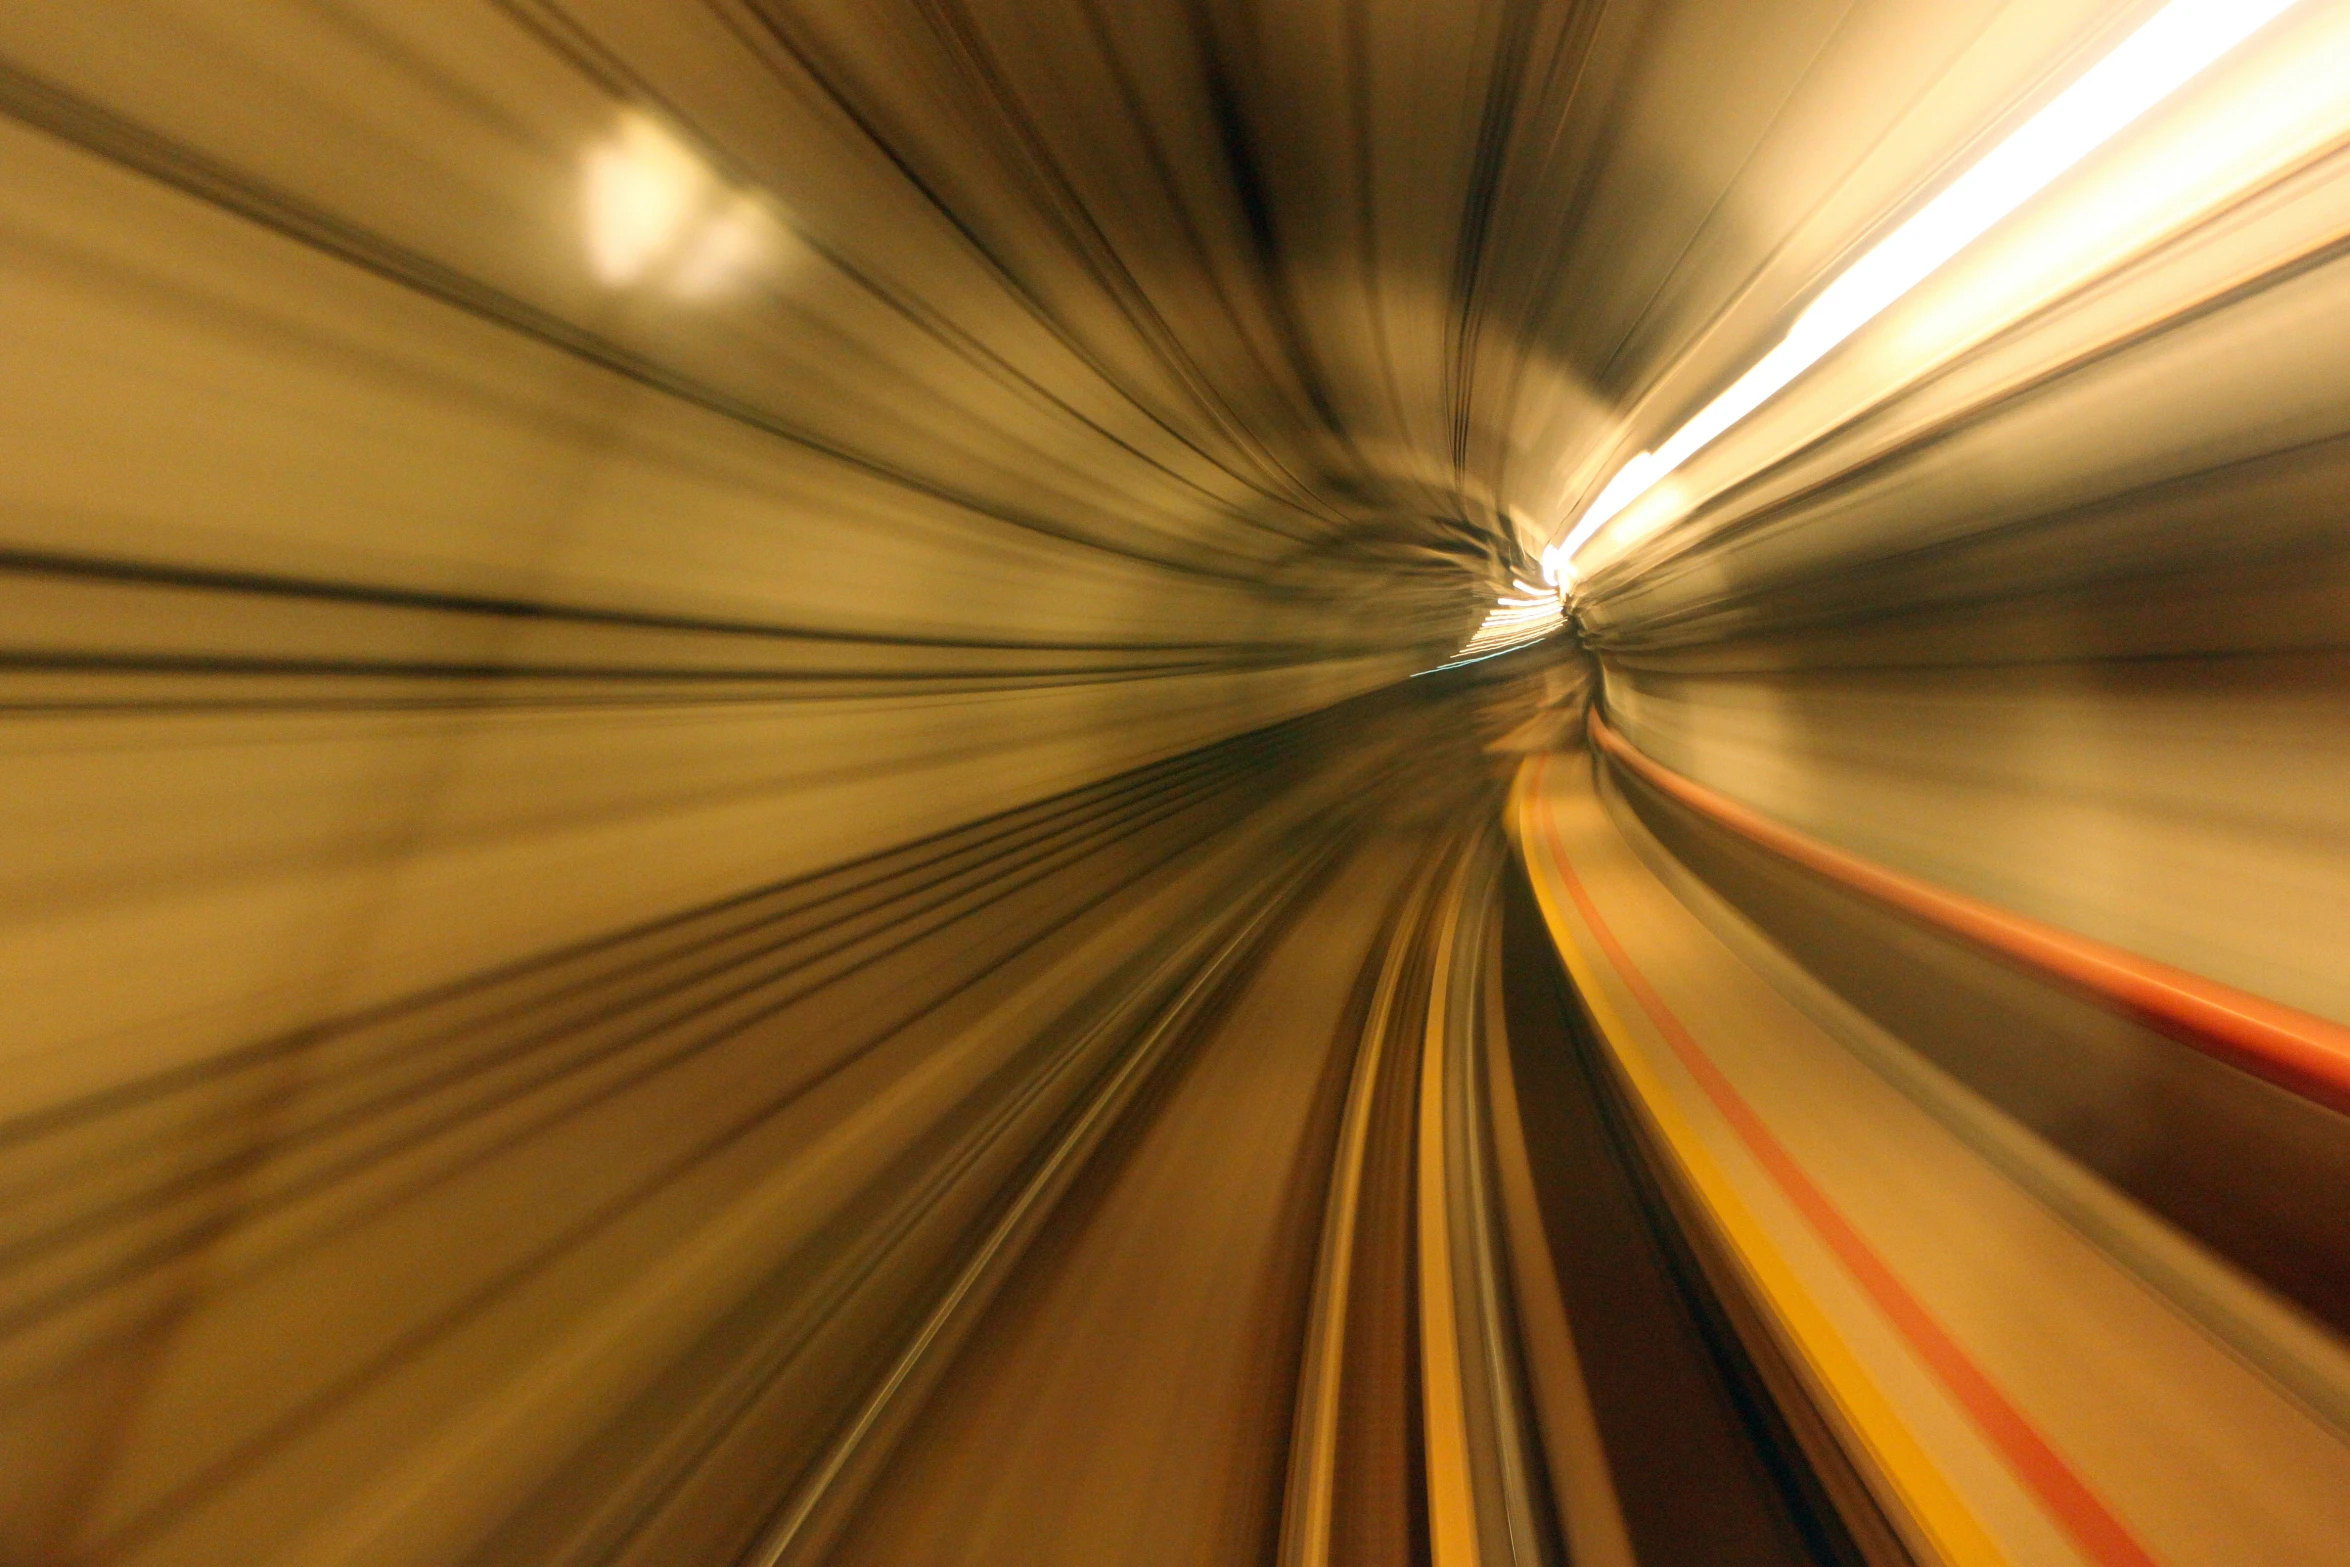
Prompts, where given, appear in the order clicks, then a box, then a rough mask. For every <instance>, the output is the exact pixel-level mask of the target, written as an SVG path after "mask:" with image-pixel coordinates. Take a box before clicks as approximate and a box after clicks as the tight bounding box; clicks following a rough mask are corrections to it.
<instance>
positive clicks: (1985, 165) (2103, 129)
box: [1542, 0, 2294, 585]
mask: <svg viewBox="0 0 2350 1567" xmlns="http://www.w3.org/2000/svg"><path fill="white" fill-rule="evenodd" d="M2293 3H2294V0H2172V3H2171V4H2169V5H2167V6H2165V7H2163V8H2162V9H2161V10H2160V11H2158V12H2156V13H2155V15H2154V16H2153V17H2152V18H2151V19H2149V20H2148V21H2147V22H2146V24H2145V25H2144V26H2142V27H2140V28H2139V29H2138V30H2137V31H2136V32H2134V33H2132V34H2131V35H2130V36H2129V37H2128V38H2126V39H2124V40H2123V41H2122V43H2121V44H2120V45H2119V46H2118V47H2117V48H2115V49H2114V51H2113V52H2112V53H2111V54H2109V55H2107V56H2106V57H2105V58H2104V59H2102V60H2100V61H2098V62H2097V63H2096V64H2095V65H2093V66H2091V67H2090V68H2089V69H2088V70H2087V71H2086V72H2084V73H2083V74H2082V76H2081V77H2080V79H2079V80H2078V81H2076V82H2074V83H2073V84H2072V85H2071V86H2070V87H2067V88H2066V89H2065V90H2064V91H2063V92H2061V93H2059V94H2058V95H2057V96H2056V98H2055V99H2054V100H2053V101H2052V102H2050V103H2049V104H2048V106H2047V107H2045V108H2043V109H2042V110H2041V111H2040V112H2039V113H2037V114H2035V115H2033V116H2032V117H2031V118H2030V119H2029V120H2027V121H2025V122H2024V124H2023V125H2022V126H2021V127H2019V128H2018V129H2017V130H2016V132H2015V133H2014V134H2013V135H2011V136H2009V137H2008V138H2007V140H2005V141H2003V142H2001V143H2000V144H1999V145H1998V146H1997V147H1995V148H1993V149H1992V150H1991V151H1990V152H1989V153H1987V154H1986V155H1985V156H1984V157H1983V158H1982V160H1981V161H1980V162H1978V163H1976V164H1975V165H1974V166H1973V167H1972V168H1970V169H1968V170H1967V171H1966V172H1965V173H1964V174H1962V175H1960V176H1959V177H1958V178H1957V179H1956V180H1954V181H1952V182H1951V184H1950V185H1949V187H1948V188H1947V189H1945V190H1944V191H1943V192H1942V194H1940V195H1939V196H1936V197H1935V198H1934V199H1933V200H1932V201H1929V202H1927V203H1926V205H1925V206H1923V207H1921V208H1919V209H1918V211H1917V212H1916V213H1915V214H1914V215H1913V216H1911V217H1910V219H1909V220H1908V221H1907V222H1905V223H1903V224H1902V225H1901V226H1900V227H1899V228H1897V229H1895V230H1894V231H1893V232H1892V233H1891V234H1888V235H1887V236H1886V237H1885V238H1884V239H1883V240H1881V241H1879V242H1878V244H1877V245H1876V246H1875V248H1873V249H1871V250H1870V251H1869V253H1868V254H1867V255H1865V256H1863V257H1861V258H1860V260H1858V261H1856V262H1854V263H1853V264H1852V265H1851V266H1850V267H1848V268H1846V269H1845V270H1844V272H1843V273H1841V274H1840V275H1839V276H1838V277H1837V278H1836V280H1835V281H1834V282H1833V283H1830V284H1829V285H1828V287H1827V288H1826V289H1825V290H1824V291H1823V292H1822V293H1821V294H1820V296H1819V297H1818V298H1817V299H1815V300H1813V301H1812V303H1811V304H1810V306H1809V307H1808V308H1806V309H1805V310H1804V312H1803V314H1802V315H1800V316H1797V317H1796V318H1795V325H1794V326H1793V327H1791V328H1790V329H1789V330H1788V333H1787V335H1786V337H1785V338H1783V339H1781V340H1780V342H1779V345H1778V346H1777V347H1776V348H1773V349H1772V350H1771V351H1770V352H1769V353H1767V354H1765V355H1763V357H1762V358H1761V359H1760V360H1758V361H1757V362H1756V363H1755V364H1754V366H1753V367H1752V368H1751V369H1749V370H1748V371H1747V372H1746V373H1745V374H1744V375H1742V376H1740V377H1739V378H1738V379H1737V380H1736V381H1734V382H1732V383H1731V384H1730V386H1729V388H1728V389H1727V390H1725V391H1724V392H1723V393H1722V394H1721V395H1720V396H1718V397H1716V398H1715V399H1714V400H1713V401H1712V402H1710V403H1708V404H1706V405H1705V407H1703V408H1701V409H1699V410H1698V412H1697V414H1696V415H1695V416H1694V417H1693V418H1691V419H1690V420H1689V422H1688V423H1686V424H1684V425H1682V426H1681V428H1679V429H1678V430H1675V431H1674V432H1673V433H1672V434H1671V435H1670V436H1668V437H1667V438H1666V439H1665V441H1664V442H1663V443H1662V444H1661V445H1659V446H1658V447H1657V448H1656V449H1655V450H1654V451H1646V452H1642V453H1640V454H1639V455H1638V456H1636V457H1634V458H1633V459H1632V460H1631V461H1630V462H1628V463H1626V464H1625V465H1624V466H1623V467H1622V468H1621V469H1619V470H1618V471H1617V472H1616V475H1615V477H1613V478H1612V479H1610V480H1609V481H1608V482H1607V484H1606V486H1605V487H1604V488H1602V489H1601V490H1600V492H1599V494H1598V496H1597V497H1596V498H1595V499H1593V501H1592V502H1591V504H1590V506H1589V507H1587V508H1586V509H1585V510H1584V512H1583V515H1582V517H1581V518H1580V519H1578V520H1577V522H1576V523H1575V525H1574V527H1573V529H1572V530H1571V531H1570V532H1569V533H1568V534H1567V535H1566V537H1565V538H1563V539H1561V540H1559V541H1558V542H1557V543H1555V544H1553V545H1551V546H1550V547H1549V548H1547V549H1545V550H1544V551H1543V552H1542V572H1543V575H1544V577H1546V578H1547V579H1548V580H1549V581H1551V582H1552V583H1554V584H1562V585H1563V584H1564V582H1566V581H1567V580H1569V579H1570V577H1571V575H1572V573H1571V571H1570V569H1569V562H1570V561H1572V560H1573V558H1574V556H1575V552H1576V551H1577V550H1579V549H1581V548H1582V547H1583V546H1584V544H1585V543H1587V542H1588V541H1589V540H1590V539H1591V537H1592V535H1594V534H1596V533H1597V532H1598V531H1599V530H1600V529H1601V528H1603V527H1605V526H1606V525H1607V524H1608V522H1609V521H1610V520H1612V519H1613V518H1614V517H1616V516H1617V515H1618V514H1619V513H1621V512H1622V511H1623V510H1624V508H1626V507H1627V506H1630V505H1631V504H1632V503H1633V502H1634V501H1636V500H1638V499H1639V498H1640V497H1641V496H1642V495H1644V494H1646V493H1647V492H1648V491H1649V490H1650V489H1652V488H1653V487H1654V486H1655V485H1656V483H1657V481H1658V480H1660V479H1662V478H1664V477H1665V476H1666V475H1667V474H1669V473H1671V472H1672V471H1673V470H1674V469H1676V468H1678V467H1680V466H1681V465H1682V464H1683V463H1684V462H1687V461H1688V460H1689V459H1690V458H1691V457H1692V456H1694V455H1696V453H1697V452H1698V451H1699V450H1701V449H1702V448H1703V447H1705V446H1706V445H1707V444H1708V443H1710V442H1711V441H1712V440H1713V439H1714V438H1715V437H1716V436H1718V435H1720V434H1721V433H1722V432H1723V431H1725V430H1727V429H1729V428H1730V427H1731V426H1732V425H1734V424H1736V423H1737V422H1738V421H1739V420H1741V419H1743V418H1745V417H1746V416H1747V415H1748V414H1750V413H1752V412H1754V410H1755V409H1757V408H1759V407H1760V406H1762V404H1763V403H1765V402H1766V401H1768V400H1769V399H1770V398H1771V397H1772V395H1773V394H1775V393H1777V392H1778V391H1779V390H1781V389H1782V388H1783V387H1785V386H1786V385H1787V384H1788V383H1789V382H1790V381H1793V380H1794V379H1795V378H1796V377H1797V376H1799V375H1801V374H1802V373H1803V372H1804V371H1806V370H1808V369H1810V368H1811V367H1812V366H1813V365H1815V364H1817V363H1818V362H1819V361H1820V360H1821V359H1822V358H1823V357H1825V356H1826V355H1827V353H1828V352H1829V350H1831V349H1833V348H1835V347H1836V345H1837V344H1839V343H1841V342H1843V341H1844V340H1845V339H1846V338H1848V337H1850V336H1852V334H1853V333H1855V332H1857V331H1859V330H1860V329H1861V328H1862V327H1863V326H1865V325H1867V324H1868V322H1870V321H1871V320H1873V319H1874V318H1875V317H1876V316H1877V315H1879V314H1880V313H1881V312H1883V311H1884V309H1885V308H1886V307H1887V306H1889V305H1891V304H1892V303H1893V302H1894V301H1895V300H1897V299H1899V298H1900V297H1901V296H1902V295H1904V294H1906V293H1908V292H1909V291H1910V290H1911V289H1913V288H1915V287H1916V286H1917V285H1918V284H1919V283H1921V282H1923V281H1925V279H1926V278H1927V277H1929V276H1931V275H1932V274H1933V272H1934V271H1935V270H1936V269H1937V268H1939V267H1940V266H1941V265H1942V264H1943V263H1944V262H1946V261H1948V260H1949V259H1950V258H1951V257H1953V256H1955V255H1957V254H1958V253H1959V252H1960V251H1961V250H1963V249H1965V248H1966V247H1967V246H1968V245H1969V244H1972V243H1973V242H1974V241H1975V240H1976V239H1978V238H1980V237H1981V236H1982V235H1983V234H1984V233H1985V232H1986V231H1988V230H1989V229H1990V228H1991V227H1992V225H1994V224H1996V223H1997V222H1999V220H2000V219H2002V218H2004V217H2006V216H2007V215H2008V214H2009V213H2011V212H2013V211H2015V209H2016V208H2018V207H2020V206H2022V205H2023V204H2024V203H2025V202H2026V201H2029V200H2030V199H2031V198H2032V197H2033V196H2035V195H2037V194H2039V192H2041V191H2042V190H2044V189H2046V188H2047V187H2048V186H2049V185H2050V184H2052V183H2053V182H2054V181H2055V180H2056V178H2057V177H2058V176H2059V175H2061V174H2063V173H2064V172H2065V171H2066V170H2067V169H2070V168H2071V167H2072V166H2073V165H2074V164H2076V163H2078V162H2080V161H2081V160H2082V159H2083V158H2085V157H2087V156H2088V155H2089V154H2090V153H2091V152H2093V151H2095V150H2096V149H2097V148H2098V147H2100V146H2102V145H2103V144H2104V143H2105V142H2107V141H2109V140H2111V139H2112V138H2113V137H2114V136H2115V135H2116V134H2118V133H2119V132H2120V131H2121V130H2122V129H2123V128H2124V127H2126V126H2128V125H2129V124H2130V123H2131V122H2132V121H2133V120H2136V119H2137V118H2138V117H2139V116H2140V115H2142V114H2144V113H2145V112H2146V111H2147V110H2149V109H2151V108H2153V107H2154V106H2155V105H2156V104H2158V103H2160V102H2161V101H2162V100H2163V99H2165V98H2167V97H2169V96H2170V95H2171V94H2172V93H2174V92H2176V91H2177V90H2178V89H2179V88H2180V87H2182V86H2184V85H2185V84H2186V83H2187V82H2189V81H2190V80H2192V79H2193V78H2194V77H2195V76H2197V75H2198V74H2200V73H2201V72H2202V71H2203V70H2204V69H2205V68H2207V67H2208V66H2210V65H2211V64H2212V63H2213V62H2214V61H2216V60H2218V59H2219V58H2220V57H2221V56H2222V55H2225V54H2226V53H2227V52H2228V51H2229V50H2231V49H2233V48H2235V47H2236V45H2238V44H2240V43H2242V42H2243V41H2244V40H2245V39H2247V38H2249V37H2251V36H2252V34H2254V33H2255V32H2257V31H2259V30H2260V29H2261V28H2262V27H2264V26H2266V25H2267V24H2268V23H2269V22H2271V21H2273V20H2274V19H2275V18H2276V17H2277V16H2278V15H2280V14H2281V13H2283V12H2284V11H2286V10H2287V9H2289V8H2290V7H2291V6H2292V5H2293Z"/></svg>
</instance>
